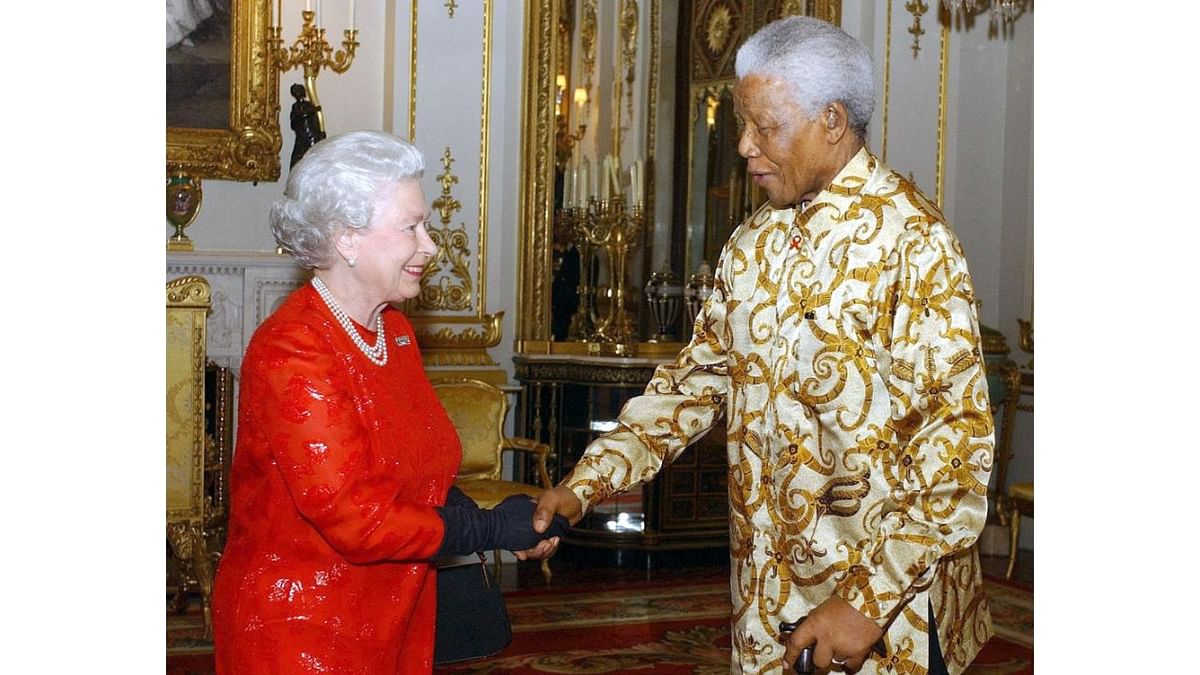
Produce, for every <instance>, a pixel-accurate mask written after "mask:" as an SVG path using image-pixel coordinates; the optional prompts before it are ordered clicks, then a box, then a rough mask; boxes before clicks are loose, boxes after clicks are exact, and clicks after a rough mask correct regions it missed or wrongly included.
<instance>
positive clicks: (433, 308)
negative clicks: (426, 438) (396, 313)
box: [404, 0, 504, 369]
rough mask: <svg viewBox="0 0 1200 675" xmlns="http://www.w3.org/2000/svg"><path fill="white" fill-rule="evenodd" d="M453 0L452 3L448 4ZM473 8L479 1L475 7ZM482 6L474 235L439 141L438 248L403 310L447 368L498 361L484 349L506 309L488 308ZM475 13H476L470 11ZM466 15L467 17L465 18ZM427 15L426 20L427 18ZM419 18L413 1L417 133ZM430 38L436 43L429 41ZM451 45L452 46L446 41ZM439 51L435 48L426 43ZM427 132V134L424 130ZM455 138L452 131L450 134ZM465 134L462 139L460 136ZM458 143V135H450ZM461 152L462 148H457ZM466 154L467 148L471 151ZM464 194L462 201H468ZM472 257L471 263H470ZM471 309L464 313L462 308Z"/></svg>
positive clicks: (434, 232)
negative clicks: (417, 290)
mask: <svg viewBox="0 0 1200 675" xmlns="http://www.w3.org/2000/svg"><path fill="white" fill-rule="evenodd" d="M451 5H453V7H452V6H451ZM445 6H446V8H447V10H448V13H449V18H451V19H454V18H456V15H455V13H454V10H455V9H456V8H458V6H459V5H458V4H457V3H447V4H446V5H445ZM473 6H474V7H478V5H473ZM482 10H483V16H482V21H483V45H482V46H483V53H482V60H481V64H480V66H479V67H480V70H479V71H478V72H479V73H480V75H479V82H480V91H479V99H478V101H479V103H480V128H479V136H478V143H479V146H478V147H479V153H480V154H479V157H480V164H479V173H478V180H479V182H478V191H479V192H478V199H479V202H478V205H479V211H478V221H477V228H476V229H475V235H476V238H475V240H474V241H472V239H471V228H469V227H468V225H467V223H466V222H464V221H463V220H461V219H460V220H459V221H458V222H457V223H455V222H454V219H455V216H456V214H459V215H461V212H462V210H463V203H462V201H461V200H460V199H459V198H458V197H457V196H456V192H458V191H459V190H460V189H461V188H460V187H456V186H459V184H460V182H461V177H460V176H459V175H456V174H455V173H454V172H453V170H452V167H453V164H454V162H455V157H454V156H453V153H452V150H451V145H446V146H444V152H443V154H442V157H441V160H442V171H441V173H440V174H439V175H438V176H437V177H436V181H437V183H438V184H439V186H440V194H439V195H438V196H437V197H436V198H435V199H434V200H433V202H432V203H431V204H430V208H431V209H432V211H433V213H434V214H436V218H437V220H436V224H435V225H427V227H428V230H429V235H430V238H432V239H433V241H434V242H435V244H436V245H437V252H436V253H435V254H434V256H433V258H431V259H430V261H429V263H428V264H427V265H426V268H425V273H424V278H423V282H424V283H423V284H422V288H421V294H420V295H419V296H418V297H417V298H416V299H414V300H410V301H409V302H408V303H405V306H404V308H405V310H406V311H407V312H408V314H409V316H410V317H411V319H412V322H413V328H414V331H415V332H416V336H417V340H418V343H419V344H420V346H421V353H422V357H423V360H424V363H425V366H426V368H430V369H437V368H441V367H446V366H488V367H492V368H494V367H496V363H495V361H494V360H493V359H492V357H491V356H490V355H489V354H488V353H487V350H488V349H489V348H491V347H495V346H496V345H498V344H499V343H500V340H501V335H502V329H501V322H500V321H501V318H502V317H503V315H504V313H503V312H500V313H497V314H488V313H487V298H486V290H485V289H486V283H487V241H488V224H489V219H488V199H489V191H488V173H489V171H490V160H489V150H490V142H491V141H490V127H491V77H490V76H491V68H492V48H493V45H492V42H493V40H492V33H493V30H492V21H493V3H492V0H485V2H483V3H482ZM472 16H473V15H472ZM468 18H469V17H468ZM428 21H429V20H428V19H427V22H428ZM418 30H419V20H418V15H417V7H416V2H414V3H413V7H412V26H411V31H412V41H411V45H412V54H411V59H410V62H411V63H410V67H411V81H410V101H411V104H410V110H409V126H410V129H409V136H410V138H415V137H416V107H417V106H416V102H417V87H416V81H417V60H418V51H417V44H418V35H417V33H418ZM430 44H433V43H430ZM450 48H452V47H450ZM430 49H441V47H440V46H438V47H436V48H434V47H430V48H426V52H427V54H426V55H427V56H428V55H429V53H430ZM426 135H428V132H427V133H426ZM455 138H457V136H456V137H455ZM463 140H465V139H463ZM452 142H454V143H457V142H458V141H456V140H452ZM454 147H459V153H462V152H463V150H462V148H461V147H460V146H454ZM468 154H469V153H468ZM472 198H473V195H470V194H468V195H467V196H465V197H463V198H462V200H470V199H472ZM472 260H474V269H472V267H473V265H472ZM464 312H466V313H469V314H467V315H464V314H463V313H464Z"/></svg>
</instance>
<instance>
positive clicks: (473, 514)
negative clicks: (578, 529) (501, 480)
mask: <svg viewBox="0 0 1200 675" xmlns="http://www.w3.org/2000/svg"><path fill="white" fill-rule="evenodd" d="M463 498H464V499H467V501H470V499H469V498H468V497H466V496H465V495H464V496H463ZM535 506H536V505H535V504H534V503H533V500H532V499H530V498H529V497H527V496H525V495H513V496H511V497H507V498H505V500H504V501H502V502H500V503H499V504H497V505H496V508H494V509H480V508H478V507H476V506H475V505H474V503H472V504H471V505H469V506H461V505H460V506H451V505H450V502H449V500H447V505H446V506H443V507H441V508H439V509H438V513H439V514H440V515H441V516H442V521H443V522H444V523H445V526H446V532H445V535H444V536H443V537H442V546H441V548H439V549H438V552H437V555H436V556H435V557H438V558H440V557H442V556H448V555H468V554H471V553H478V552H481V551H491V550H495V549H505V550H507V551H524V550H527V549H531V548H533V547H534V546H537V544H538V542H540V541H541V540H543V539H549V538H550V537H561V536H563V535H565V534H566V533H567V531H568V530H569V529H570V528H571V526H570V523H568V522H567V519H566V518H564V517H562V516H559V515H555V516H554V520H553V521H552V522H551V523H550V527H548V528H546V532H545V533H543V534H538V533H537V532H534V531H533V511H534V508H535Z"/></svg>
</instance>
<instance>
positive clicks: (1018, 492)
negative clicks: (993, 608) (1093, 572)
mask: <svg viewBox="0 0 1200 675" xmlns="http://www.w3.org/2000/svg"><path fill="white" fill-rule="evenodd" d="M1019 385H1020V387H1021V388H1024V387H1026V386H1028V387H1029V390H1030V391H1032V390H1033V372H1032V371H1028V372H1025V373H1022V374H1021V377H1020V383H1019ZM1019 392H1020V389H1018V394H1017V396H1018V398H1017V401H1016V402H1014V406H1013V408H1014V409H1017V408H1019V409H1020V410H1024V411H1026V412H1030V413H1031V412H1033V406H1032V405H1028V406H1021V405H1020V404H1019V401H1020V398H1019V397H1020V393H1019ZM1007 496H1008V500H1007V507H1008V512H1007V518H1008V569H1006V570H1005V572H1004V578H1005V579H1012V575H1013V569H1014V568H1015V567H1016V565H1017V544H1018V542H1019V540H1020V537H1021V516H1029V517H1030V518H1032V517H1033V481H1030V482H1028V483H1013V484H1012V485H1010V486H1008V493H1007Z"/></svg>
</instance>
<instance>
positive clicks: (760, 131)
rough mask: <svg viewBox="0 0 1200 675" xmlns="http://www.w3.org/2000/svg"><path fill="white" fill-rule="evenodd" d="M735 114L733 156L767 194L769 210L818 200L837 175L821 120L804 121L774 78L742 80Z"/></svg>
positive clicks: (735, 98)
mask: <svg viewBox="0 0 1200 675" xmlns="http://www.w3.org/2000/svg"><path fill="white" fill-rule="evenodd" d="M733 105H734V111H735V113H736V114H737V117H738V123H739V125H741V128H742V131H741V137H740V138H739V139H738V154H740V155H741V156H742V157H745V158H746V160H747V162H746V170H747V172H749V174H750V176H751V178H753V179H754V182H755V183H757V184H758V185H760V186H762V188H763V190H765V191H766V193H767V198H768V200H770V202H771V206H773V207H775V208H777V209H782V208H789V207H792V206H795V205H797V204H799V203H800V202H802V201H808V200H811V199H812V198H814V197H816V196H817V193H818V192H820V191H821V190H822V189H824V188H825V187H826V186H827V185H829V183H830V182H831V181H832V180H833V178H834V176H836V175H837V172H838V170H840V167H832V170H831V165H832V164H834V163H835V160H834V146H833V145H831V143H830V141H829V139H828V137H827V133H826V132H827V128H826V126H825V125H824V124H822V119H823V117H822V115H821V114H820V113H818V114H817V116H816V118H815V119H808V117H807V116H806V115H805V113H804V109H803V108H801V107H800V104H798V103H796V102H795V101H794V100H793V98H792V96H791V94H789V92H788V89H787V87H786V85H784V84H783V83H782V82H781V81H780V80H778V79H776V78H773V77H763V76H760V75H747V76H746V77H743V78H742V79H740V80H738V81H737V83H736V84H734V87H733Z"/></svg>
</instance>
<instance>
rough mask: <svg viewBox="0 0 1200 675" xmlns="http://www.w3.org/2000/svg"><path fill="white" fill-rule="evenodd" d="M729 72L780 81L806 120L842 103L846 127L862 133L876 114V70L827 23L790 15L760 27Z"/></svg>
mask: <svg viewBox="0 0 1200 675" xmlns="http://www.w3.org/2000/svg"><path fill="white" fill-rule="evenodd" d="M734 71H735V72H736V74H737V76H738V78H739V79H741V78H743V77H746V76H747V75H759V76H764V77H773V78H778V79H780V80H782V81H783V82H784V83H785V84H786V85H787V86H788V88H789V89H790V90H791V94H792V98H793V99H794V100H795V101H796V103H798V104H799V105H800V107H801V108H803V109H804V112H805V114H807V115H808V116H809V118H810V119H812V118H815V117H816V116H817V115H819V114H820V113H821V111H822V110H823V109H824V108H825V106H827V105H829V104H830V103H834V102H835V101H836V102H841V104H842V105H844V106H846V110H847V112H848V114H849V116H850V128H851V129H853V130H854V132H855V133H857V134H858V135H859V136H860V137H864V136H866V133H867V124H869V123H870V121H871V114H872V113H873V112H875V68H874V66H873V64H872V63H871V54H870V52H868V51H867V48H866V47H865V46H864V45H863V44H862V43H861V42H859V41H858V40H856V39H854V38H853V37H851V36H850V35H849V34H847V33H846V32H845V31H843V30H842V29H840V28H838V27H837V26H834V25H833V24H831V23H828V22H826V21H822V20H820V19H814V18H812V17H807V16H791V17H787V18H785V19H780V20H778V21H773V22H771V23H769V24H767V25H766V26H763V27H762V28H761V29H759V30H758V32H756V33H755V34H754V35H752V36H750V39H749V40H746V42H745V44H743V45H742V46H741V47H740V48H738V52H737V60H736V61H735V62H734Z"/></svg>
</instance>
